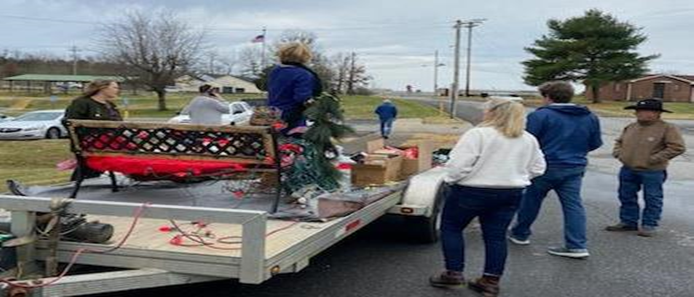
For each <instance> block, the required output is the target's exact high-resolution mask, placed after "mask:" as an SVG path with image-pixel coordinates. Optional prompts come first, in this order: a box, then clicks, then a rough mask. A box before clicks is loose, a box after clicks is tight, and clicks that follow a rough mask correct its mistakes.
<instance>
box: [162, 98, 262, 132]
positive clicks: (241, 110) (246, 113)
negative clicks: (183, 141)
mask: <svg viewBox="0 0 694 297" xmlns="http://www.w3.org/2000/svg"><path fill="white" fill-rule="evenodd" d="M229 110H230V111H231V113H227V114H224V115H222V123H223V124H224V125H232V126H234V125H248V123H249V122H250V121H251V116H252V115H253V107H251V106H250V105H248V103H246V102H243V101H237V102H231V103H229ZM169 123H181V124H187V123H190V117H189V116H188V115H187V114H180V115H177V116H175V117H173V118H171V119H170V120H169Z"/></svg>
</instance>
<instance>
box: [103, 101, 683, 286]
mask: <svg viewBox="0 0 694 297" xmlns="http://www.w3.org/2000/svg"><path fill="white" fill-rule="evenodd" d="M458 110H459V114H458V115H459V116H460V117H462V118H464V119H468V120H471V121H472V122H475V121H476V120H475V117H474V116H475V114H474V113H476V112H479V108H478V107H476V104H474V103H470V102H461V103H460V105H459V107H458ZM468 113H469V114H471V115H472V116H470V115H468ZM620 123H621V122H618V123H615V125H617V124H620ZM684 125H689V124H688V123H684ZM613 134H614V133H613ZM690 147H691V146H690ZM594 160H597V161H596V162H597V163H603V164H602V165H599V166H591V168H590V169H589V171H588V172H587V174H586V177H585V179H584V185H583V197H584V200H585V205H586V209H587V214H588V237H589V248H590V252H591V257H590V258H589V259H587V260H571V259H563V258H557V257H553V256H549V255H547V254H546V253H545V249H546V247H548V246H552V245H558V244H561V243H562V236H563V235H562V228H561V222H562V215H561V211H560V209H559V204H558V202H557V199H556V198H555V197H554V196H551V195H550V197H548V199H546V201H545V205H544V208H543V210H542V213H541V215H540V218H539V219H538V221H537V222H536V224H535V226H534V235H533V237H532V238H531V240H532V244H531V245H530V246H524V247H519V246H510V253H509V260H508V264H507V272H506V275H505V276H504V279H503V280H502V296H518V297H525V296H527V297H537V296H566V297H571V296H576V297H585V296H606V297H607V296H610V297H621V296H624V297H626V296H643V297H646V296H673V297H675V296H676V297H692V296H694V282H692V281H691V280H692V279H694V216H693V215H692V214H694V197H693V196H692V194H691V192H692V190H694V181H693V179H692V178H691V177H689V175H680V176H673V178H672V180H671V181H669V182H668V183H667V184H666V200H665V211H664V218H663V220H662V229H661V232H660V233H659V234H658V236H657V237H654V238H642V237H638V236H636V235H635V234H634V233H611V232H605V231H602V229H603V228H604V226H606V225H607V224H612V223H615V219H616V217H617V214H618V212H617V211H618V203H617V198H616V196H615V190H616V188H617V180H616V177H615V175H614V172H615V170H616V169H615V168H616V165H615V164H613V163H609V162H614V161H609V160H607V157H605V156H604V155H600V154H598V155H596V156H592V157H591V162H593V161H594ZM605 164H608V165H605ZM609 164H612V165H609ZM683 166H684V165H683ZM689 168H694V167H689ZM690 171H691V170H690ZM406 234H407V230H403V229H402V228H401V225H400V224H399V221H398V220H397V219H387V218H386V219H384V220H381V221H379V222H377V223H375V224H373V225H371V226H368V227H366V228H365V229H364V230H362V231H360V232H358V233H357V234H356V235H354V236H353V237H351V238H349V239H347V240H345V241H343V242H341V243H339V244H338V245H336V246H334V247H332V248H330V249H329V250H327V251H325V252H323V253H321V254H320V255H318V256H317V257H315V258H314V259H312V261H311V264H310V265H309V266H308V267H307V268H306V269H305V270H304V271H302V272H300V273H297V274H291V275H281V276H277V277H275V278H273V279H271V280H269V281H268V282H266V283H263V284H261V285H242V284H238V283H236V282H234V281H221V282H214V283H207V284H198V285H188V286H181V287H173V288H162V289H153V290H141V291H134V292H129V293H128V294H123V293H119V294H114V295H109V296H167V297H173V296H187V297H189V296H258V297H260V296H286V297H305V296H332V297H347V296H363V297H382V296H476V295H475V294H473V293H471V292H469V291H467V290H465V289H461V290H441V289H435V288H432V287H430V286H429V285H428V284H427V278H428V276H429V275H430V274H433V273H436V272H438V271H439V270H440V269H441V267H442V256H441V252H440V247H439V245H437V244H434V245H421V244H414V243H410V242H408V241H407V240H406ZM466 238H467V268H466V275H467V276H468V277H475V276H477V275H478V274H479V273H480V272H481V269H482V265H483V263H482V262H483V254H484V249H483V245H482V242H481V238H480V234H479V230H477V229H476V228H469V229H468V230H467V231H466Z"/></svg>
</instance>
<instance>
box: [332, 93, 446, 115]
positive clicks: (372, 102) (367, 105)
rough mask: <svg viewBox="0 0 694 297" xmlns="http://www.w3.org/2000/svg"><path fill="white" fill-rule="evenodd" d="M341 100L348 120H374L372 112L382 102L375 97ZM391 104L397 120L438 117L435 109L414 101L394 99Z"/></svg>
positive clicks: (350, 97) (349, 97) (356, 97)
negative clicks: (393, 105) (396, 112)
mask: <svg viewBox="0 0 694 297" xmlns="http://www.w3.org/2000/svg"><path fill="white" fill-rule="evenodd" d="M341 98H342V107H343V108H344V110H345V117H347V118H348V119H376V114H374V110H375V109H376V107H377V106H378V105H379V104H381V102H382V101H383V99H382V98H380V97H375V96H343V97H341ZM393 103H394V104H395V106H397V108H398V117H399V118H435V117H439V116H440V114H439V111H438V110H437V109H435V108H433V107H430V106H427V105H423V104H421V103H419V102H416V101H412V100H403V99H394V100H393Z"/></svg>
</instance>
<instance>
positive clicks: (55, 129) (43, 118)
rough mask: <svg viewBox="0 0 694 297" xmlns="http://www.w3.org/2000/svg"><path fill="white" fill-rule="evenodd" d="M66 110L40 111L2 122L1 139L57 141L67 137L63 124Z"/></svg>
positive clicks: (0, 126) (0, 127)
mask: <svg viewBox="0 0 694 297" xmlns="http://www.w3.org/2000/svg"><path fill="white" fill-rule="evenodd" d="M64 117H65V110H62V109H53V110H40V111H32V112H27V113H25V114H23V115H21V116H18V117H17V118H15V119H13V120H10V121H5V122H0V139H12V140H20V139H42V138H48V139H57V138H60V137H66V136H67V129H65V127H64V126H63V124H62V120H63V118H64Z"/></svg>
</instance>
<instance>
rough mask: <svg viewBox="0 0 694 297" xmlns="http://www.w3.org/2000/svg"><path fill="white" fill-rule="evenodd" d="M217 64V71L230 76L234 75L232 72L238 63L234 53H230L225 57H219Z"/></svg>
mask: <svg viewBox="0 0 694 297" xmlns="http://www.w3.org/2000/svg"><path fill="white" fill-rule="evenodd" d="M217 63H218V64H219V65H217V68H218V69H219V72H220V73H222V74H229V75H232V74H234V70H235V68H236V66H237V65H238V63H239V61H238V59H237V58H236V52H231V53H228V54H225V55H220V56H219V57H218V58H217Z"/></svg>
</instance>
